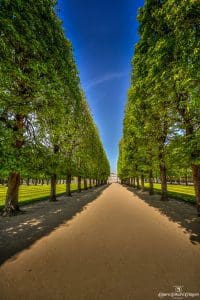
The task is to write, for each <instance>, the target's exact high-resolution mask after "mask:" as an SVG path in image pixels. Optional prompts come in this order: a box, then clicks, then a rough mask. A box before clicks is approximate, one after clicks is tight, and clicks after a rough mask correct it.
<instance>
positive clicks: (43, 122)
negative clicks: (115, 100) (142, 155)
mask: <svg viewBox="0 0 200 300" xmlns="http://www.w3.org/2000/svg"><path fill="white" fill-rule="evenodd" d="M55 4H56V2H55V1H54V0H42V1H39V2H37V1H36V2H35V1H33V0H28V1H14V2H13V1H7V0H5V1H4V0H2V1H1V3H0V19H1V24H0V30H1V36H0V168H1V169H0V177H1V178H5V177H6V176H8V178H9V179H8V191H7V196H6V201H5V211H4V214H5V215H11V214H13V213H15V212H16V211H18V210H19V206H18V194H19V186H20V178H21V177H23V178H27V179H28V178H50V180H51V195H50V199H51V200H52V201H55V200H56V182H57V178H66V180H67V185H66V188H67V194H68V195H70V183H71V178H72V177H73V176H77V177H79V178H88V179H96V180H97V181H99V182H100V181H101V182H103V181H106V180H107V177H108V176H109V173H110V171H109V163H108V160H107V157H106V154H105V151H104V149H103V145H102V143H101V141H100V137H99V134H98V130H97V128H96V126H95V124H94V122H93V119H92V117H91V113H90V110H89V108H88V104H87V101H86V99H85V96H84V93H83V91H82V90H81V87H80V80H79V76H78V71H77V68H76V64H75V62H74V58H73V53H72V47H71V43H70V42H69V40H68V39H66V37H65V34H64V32H63V29H62V26H61V22H60V20H59V18H58V17H57V14H56V12H55Z"/></svg>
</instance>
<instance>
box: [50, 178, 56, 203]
mask: <svg viewBox="0 0 200 300" xmlns="http://www.w3.org/2000/svg"><path fill="white" fill-rule="evenodd" d="M56 179H57V176H56V174H53V175H52V176H51V195H50V201H56V182H57V180H56Z"/></svg>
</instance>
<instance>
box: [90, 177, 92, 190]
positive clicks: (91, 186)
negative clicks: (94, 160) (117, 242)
mask: <svg viewBox="0 0 200 300" xmlns="http://www.w3.org/2000/svg"><path fill="white" fill-rule="evenodd" d="M89 182H90V183H89V185H90V189H91V188H92V179H91V178H90V181H89Z"/></svg>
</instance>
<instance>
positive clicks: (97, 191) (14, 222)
mask: <svg viewBox="0 0 200 300" xmlns="http://www.w3.org/2000/svg"><path fill="white" fill-rule="evenodd" d="M106 188H107V186H101V187H98V188H94V189H91V190H87V191H83V192H82V193H80V194H78V193H73V196H72V197H66V196H61V197H58V201H57V202H49V201H41V202H37V203H34V204H31V205H27V206H24V207H23V208H22V209H23V210H25V213H24V214H20V215H17V216H14V217H0V264H2V263H3V262H5V261H6V260H7V259H9V258H11V257H12V259H13V260H15V259H16V258H17V256H16V255H15V254H16V253H18V252H19V251H21V250H23V249H26V248H29V247H30V246H31V245H32V244H33V243H34V242H35V241H37V240H38V239H40V238H42V237H44V236H46V235H48V234H49V233H51V232H52V231H53V230H56V228H58V227H59V226H60V225H61V224H63V223H65V222H67V221H69V220H71V219H72V218H74V217H75V216H76V215H77V214H79V213H81V212H82V211H83V210H84V209H86V207H87V204H88V203H90V202H92V201H94V200H96V199H97V197H98V196H100V195H101V193H102V192H103V191H104V190H105V189H106Z"/></svg>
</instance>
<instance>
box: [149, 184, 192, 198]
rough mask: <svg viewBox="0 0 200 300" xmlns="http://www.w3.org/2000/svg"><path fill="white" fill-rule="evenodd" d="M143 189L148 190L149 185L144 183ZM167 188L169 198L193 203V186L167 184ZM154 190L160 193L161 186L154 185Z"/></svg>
mask: <svg viewBox="0 0 200 300" xmlns="http://www.w3.org/2000/svg"><path fill="white" fill-rule="evenodd" d="M145 187H146V188H148V187H149V183H145ZM167 188H168V192H169V196H171V197H174V198H177V199H180V200H184V201H188V202H195V191H194V186H186V185H174V184H168V185H167ZM154 189H155V190H156V191H158V192H160V191H161V185H160V184H158V183H155V184H154Z"/></svg>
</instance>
